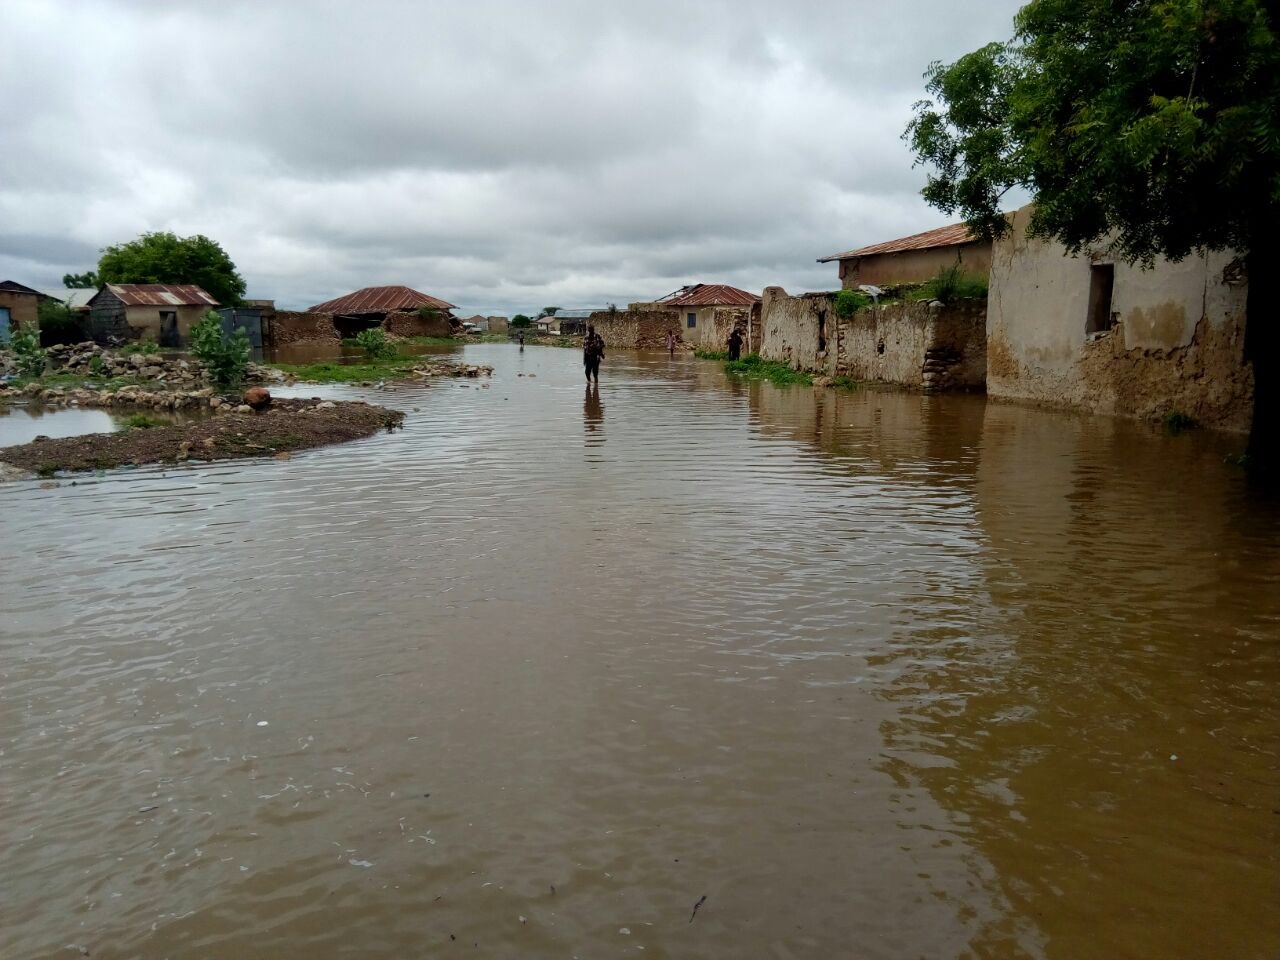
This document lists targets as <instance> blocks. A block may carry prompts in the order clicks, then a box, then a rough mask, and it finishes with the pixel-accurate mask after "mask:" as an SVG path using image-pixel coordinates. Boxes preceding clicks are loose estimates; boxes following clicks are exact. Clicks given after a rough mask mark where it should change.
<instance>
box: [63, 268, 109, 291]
mask: <svg viewBox="0 0 1280 960" xmlns="http://www.w3.org/2000/svg"><path fill="white" fill-rule="evenodd" d="M62 285H63V286H64V287H66V288H67V289H68V290H75V289H81V290H83V289H84V288H85V287H98V286H101V284H100V283H99V282H98V274H97V273H96V272H95V271H93V270H86V271H85V272H84V273H64V274H63V275H62Z"/></svg>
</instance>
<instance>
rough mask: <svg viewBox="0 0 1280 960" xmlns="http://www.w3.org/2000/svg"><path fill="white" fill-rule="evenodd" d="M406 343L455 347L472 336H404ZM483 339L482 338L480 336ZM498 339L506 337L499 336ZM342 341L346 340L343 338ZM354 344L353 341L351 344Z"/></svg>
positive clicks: (471, 338)
mask: <svg viewBox="0 0 1280 960" xmlns="http://www.w3.org/2000/svg"><path fill="white" fill-rule="evenodd" d="M404 339H405V342H406V343H416V344H418V345H419V346H423V347H456V346H457V345H458V344H460V343H467V342H468V341H470V340H473V339H474V338H473V337H405V338H404ZM482 339H483V338H482ZM499 339H500V340H505V339H507V338H506V337H499ZM342 342H343V343H347V342H348V341H346V340H343V341H342ZM352 345H353V346H354V343H353V344H352Z"/></svg>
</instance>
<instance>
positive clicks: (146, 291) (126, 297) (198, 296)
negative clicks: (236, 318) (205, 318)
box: [107, 283, 218, 307]
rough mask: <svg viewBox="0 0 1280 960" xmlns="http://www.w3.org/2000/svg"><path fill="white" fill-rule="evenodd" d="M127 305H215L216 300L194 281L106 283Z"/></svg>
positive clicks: (216, 303)
mask: <svg viewBox="0 0 1280 960" xmlns="http://www.w3.org/2000/svg"><path fill="white" fill-rule="evenodd" d="M107 289H108V290H110V291H111V292H112V293H114V294H115V295H116V296H117V297H119V298H120V300H121V302H122V303H124V304H125V305H126V306H129V307H189V306H199V307H216V306H217V305H218V301H217V300H215V299H213V297H211V296H209V294H207V293H205V292H204V290H202V289H201V288H200V287H197V286H196V285H195V284H194V283H108V284H107Z"/></svg>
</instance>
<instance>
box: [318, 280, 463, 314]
mask: <svg viewBox="0 0 1280 960" xmlns="http://www.w3.org/2000/svg"><path fill="white" fill-rule="evenodd" d="M453 306H454V305H453V304H452V303H448V302H446V301H444V300H441V299H440V298H438V297H429V296H427V295H426V294H425V293H419V292H418V291H417V290H413V289H410V288H409V287H365V288H364V289H363V290H357V291H356V292H355V293H348V294H347V295H346V296H345V297H338V298H337V299H336V300H326V301H325V302H324V303H317V304H316V305H315V306H314V307H312V308H311V310H312V311H313V312H315V313H337V314H343V315H347V316H355V315H359V314H362V313H389V312H390V311H392V310H417V309H418V308H419V307H433V308H434V309H436V310H452V309H453Z"/></svg>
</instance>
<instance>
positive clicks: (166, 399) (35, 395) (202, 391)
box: [0, 383, 217, 410]
mask: <svg viewBox="0 0 1280 960" xmlns="http://www.w3.org/2000/svg"><path fill="white" fill-rule="evenodd" d="M16 396H21V397H25V398H26V399H28V400H31V401H33V402H36V403H42V404H44V405H45V406H48V407H142V408H145V409H150V410H188V409H191V408H194V407H204V406H207V405H209V404H210V403H211V402H212V400H214V399H217V398H216V397H214V395H213V388H212V387H200V388H198V389H193V390H177V389H165V390H148V389H146V388H145V387H140V386H137V385H130V386H125V387H117V388H116V389H114V390H107V389H102V390H95V389H93V388H92V387H46V386H43V385H41V384H39V383H29V384H27V385H26V386H25V387H23V388H21V389H13V388H10V387H0V400H3V399H5V398H7V397H16Z"/></svg>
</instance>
